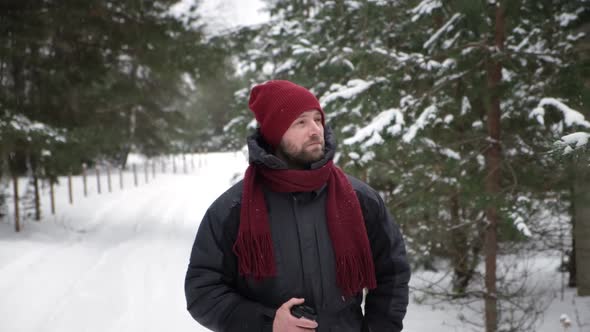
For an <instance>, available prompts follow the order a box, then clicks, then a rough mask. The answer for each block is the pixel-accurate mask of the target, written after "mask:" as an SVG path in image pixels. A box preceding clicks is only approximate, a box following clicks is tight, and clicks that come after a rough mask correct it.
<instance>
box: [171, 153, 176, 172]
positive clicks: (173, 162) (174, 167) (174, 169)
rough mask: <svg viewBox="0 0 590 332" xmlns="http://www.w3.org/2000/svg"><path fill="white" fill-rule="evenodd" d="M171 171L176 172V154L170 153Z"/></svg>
mask: <svg viewBox="0 0 590 332" xmlns="http://www.w3.org/2000/svg"><path fill="white" fill-rule="evenodd" d="M172 173H173V174H176V156H175V155H172Z"/></svg>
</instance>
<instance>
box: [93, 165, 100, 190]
mask: <svg viewBox="0 0 590 332" xmlns="http://www.w3.org/2000/svg"><path fill="white" fill-rule="evenodd" d="M94 169H95V170H96V191H97V192H98V194H99V195H100V170H99V169H98V165H96V166H94Z"/></svg>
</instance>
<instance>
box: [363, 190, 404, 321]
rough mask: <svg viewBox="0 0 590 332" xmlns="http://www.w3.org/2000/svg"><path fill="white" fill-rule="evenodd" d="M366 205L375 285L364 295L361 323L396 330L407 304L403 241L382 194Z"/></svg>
mask: <svg viewBox="0 0 590 332" xmlns="http://www.w3.org/2000/svg"><path fill="white" fill-rule="evenodd" d="M375 196H376V199H375V200H371V201H372V202H371V203H372V204H371V205H375V206H369V211H368V215H369V218H368V220H365V222H366V223H367V235H368V237H369V242H370V244H371V250H372V252H373V260H374V263H375V274H376V278H377V288H375V289H373V290H370V291H369V292H368V294H367V296H366V298H365V318H364V322H363V323H364V326H365V328H368V331H371V332H382V331H383V332H384V331H388V332H391V331H393V332H398V331H401V330H402V328H403V324H402V321H403V319H404V316H405V314H406V308H407V306H408V295H409V290H408V282H409V280H410V266H409V264H408V260H407V257H406V249H405V245H404V240H403V238H402V235H401V232H400V229H399V227H398V226H397V224H395V223H394V222H393V219H392V218H391V216H390V214H389V212H388V211H387V208H386V207H385V204H384V203H383V200H382V199H381V197H380V196H379V195H378V194H377V193H376V192H375Z"/></svg>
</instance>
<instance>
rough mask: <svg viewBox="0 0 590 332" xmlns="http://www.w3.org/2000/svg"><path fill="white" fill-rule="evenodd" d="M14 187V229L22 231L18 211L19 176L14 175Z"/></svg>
mask: <svg viewBox="0 0 590 332" xmlns="http://www.w3.org/2000/svg"><path fill="white" fill-rule="evenodd" d="M12 187H13V189H14V230H15V231H16V232H20V216H19V211H18V177H17V176H16V175H13V176H12Z"/></svg>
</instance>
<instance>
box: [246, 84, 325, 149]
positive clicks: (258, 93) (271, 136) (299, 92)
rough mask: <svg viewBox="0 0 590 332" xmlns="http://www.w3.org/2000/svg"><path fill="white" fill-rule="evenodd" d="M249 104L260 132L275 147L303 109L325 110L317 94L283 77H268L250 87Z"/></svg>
mask: <svg viewBox="0 0 590 332" xmlns="http://www.w3.org/2000/svg"><path fill="white" fill-rule="evenodd" d="M248 107H249V108H250V110H251V111H252V112H253V113H254V116H255V117H256V121H258V123H259V124H260V133H261V134H262V137H263V138H264V140H265V141H266V142H267V143H268V144H270V145H271V146H272V147H277V146H278V145H279V143H280V142H281V139H282V138H283V135H284V134H285V132H286V131H287V129H289V127H290V126H291V124H292V123H293V121H295V119H297V117H299V115H300V114H301V113H303V112H306V111H310V110H318V111H320V113H321V114H322V125H325V123H324V111H323V110H322V107H321V106H320V103H319V101H318V100H317V98H316V97H315V96H314V95H313V94H312V93H311V92H309V90H307V89H306V88H304V87H302V86H299V85H297V84H295V83H293V82H289V81H284V80H273V81H268V82H265V83H262V84H259V85H256V86H255V87H254V88H252V91H251V92H250V100H249V102H248Z"/></svg>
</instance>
